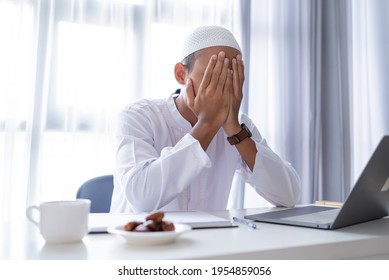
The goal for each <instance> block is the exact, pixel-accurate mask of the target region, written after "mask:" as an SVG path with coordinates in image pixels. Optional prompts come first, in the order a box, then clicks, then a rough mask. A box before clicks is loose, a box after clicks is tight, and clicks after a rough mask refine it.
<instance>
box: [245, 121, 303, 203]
mask: <svg viewBox="0 0 389 280" xmlns="http://www.w3.org/2000/svg"><path fill="white" fill-rule="evenodd" d="M245 123H246V125H248V127H249V129H250V131H252V137H251V138H252V139H253V140H254V142H255V145H256V148H257V154H256V158H255V164H254V169H253V171H252V172H251V170H250V169H249V168H248V166H247V165H246V163H245V162H244V161H243V160H242V162H241V173H242V174H243V177H244V179H245V181H246V182H247V183H249V184H250V185H251V186H253V187H254V189H255V190H256V192H257V193H258V194H259V195H261V196H262V197H263V198H265V199H266V200H267V201H269V202H270V203H272V204H274V205H276V206H284V207H294V206H295V205H296V204H297V203H298V201H299V199H300V179H299V176H298V174H297V172H296V171H295V170H294V168H293V167H292V165H291V164H290V163H289V162H287V161H285V160H283V159H282V158H280V157H279V156H278V155H277V154H276V153H275V152H273V151H272V150H271V149H270V148H269V146H268V145H267V142H266V140H265V139H263V138H262V136H261V134H260V133H259V131H258V129H257V128H256V127H255V126H254V124H253V123H252V122H251V121H250V120H249V119H248V118H247V117H246V119H245Z"/></svg>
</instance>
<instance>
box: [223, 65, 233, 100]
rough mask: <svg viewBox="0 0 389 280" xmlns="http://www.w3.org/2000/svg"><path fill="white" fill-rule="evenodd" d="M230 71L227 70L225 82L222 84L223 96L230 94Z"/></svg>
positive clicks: (231, 80)
mask: <svg viewBox="0 0 389 280" xmlns="http://www.w3.org/2000/svg"><path fill="white" fill-rule="evenodd" d="M232 72H233V71H232V70H231V69H227V77H226V82H225V84H224V94H231V93H232V92H231V91H232V87H231V86H232V82H233V79H232Z"/></svg>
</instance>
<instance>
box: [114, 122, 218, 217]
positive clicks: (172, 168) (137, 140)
mask: <svg viewBox="0 0 389 280" xmlns="http://www.w3.org/2000/svg"><path fill="white" fill-rule="evenodd" d="M140 122H142V121H141V120H139V119H136V118H135V119H134V118H131V117H130V118H129V116H126V115H122V116H121V117H120V118H119V122H118V123H119V126H118V131H117V135H116V141H117V145H116V147H117V151H116V168H115V177H116V178H115V180H116V182H117V186H116V185H115V188H116V187H118V188H120V192H118V193H120V196H123V195H124V197H125V199H126V200H127V201H128V203H130V205H131V208H132V211H134V212H144V211H154V210H156V209H159V208H161V207H163V206H165V205H167V204H168V203H169V202H171V201H172V200H173V199H174V198H176V197H177V195H178V194H180V193H181V192H182V191H183V190H184V189H185V188H186V187H187V186H188V185H190V183H191V181H193V179H194V178H196V177H197V176H198V175H199V173H200V172H201V171H202V170H203V169H204V168H207V167H210V166H211V162H210V159H209V158H208V156H207V154H206V153H205V152H204V151H203V149H202V148H201V146H200V143H199V142H198V141H197V140H196V139H194V138H193V137H192V136H191V135H190V134H186V135H185V136H184V137H183V138H182V139H181V140H180V141H178V142H177V144H176V145H174V146H167V147H165V148H163V149H162V150H161V151H160V152H158V151H157V150H156V149H155V148H154V146H153V145H152V143H151V141H152V140H151V139H150V138H152V136H150V129H146V128H145V127H146V126H147V122H145V123H140ZM128 123H131V127H128ZM128 129H130V131H129V130H128ZM183 162H191V163H192V164H187V165H185V168H182V169H179V170H180V171H179V172H177V170H178V168H177V167H178V166H180V165H181V164H182V163H183Z"/></svg>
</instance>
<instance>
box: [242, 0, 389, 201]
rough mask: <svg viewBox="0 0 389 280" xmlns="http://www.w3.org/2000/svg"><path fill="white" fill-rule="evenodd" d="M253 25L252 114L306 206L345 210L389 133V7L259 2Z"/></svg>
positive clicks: (344, 1)
mask: <svg viewBox="0 0 389 280" xmlns="http://www.w3.org/2000/svg"><path fill="white" fill-rule="evenodd" d="M251 18H252V20H251V32H250V35H251V52H250V73H249V77H250V84H249V87H250V95H249V102H248V103H249V115H250V116H252V117H253V118H254V121H255V122H256V123H257V125H258V126H259V129H260V131H261V132H262V133H263V134H264V136H265V137H266V138H267V140H268V142H269V144H270V146H271V147H272V148H273V149H274V150H276V151H277V152H278V153H279V154H280V155H282V156H283V157H284V158H286V159H287V160H288V161H290V162H291V163H292V165H293V166H294V167H295V168H296V169H297V171H298V173H299V174H300V178H301V182H302V189H303V192H302V200H301V202H302V203H312V202H314V201H315V200H322V199H326V200H334V201H344V200H345V198H346V197H347V195H348V193H349V192H350V190H351V188H352V186H353V184H354V183H355V181H356V180H357V178H358V176H359V175H360V173H361V171H362V169H363V168H364V166H365V165H366V163H367V161H368V159H369V157H370V156H371V154H372V152H373V150H374V149H375V147H376V145H377V144H378V142H379V140H380V139H381V138H382V136H383V135H385V134H389V111H388V110H387V106H388V105H387V104H389V102H388V101H389V95H388V91H389V82H388V79H387V78H386V77H385V76H386V74H387V73H388V71H389V66H388V65H389V55H388V53H387V51H386V49H387V48H388V46H389V29H388V28H387V26H389V25H388V24H389V1H384V0H382V1H381V0H369V1H367V0H357V1H351V0H323V1H321V0H316V1H315V0H314V1H311V0H299V1H287V0H261V1H251ZM246 190H247V192H248V191H250V188H246ZM256 201H258V197H257V196H256V195H255V193H253V192H251V193H250V195H246V204H245V205H246V206H247V205H250V206H255V203H256Z"/></svg>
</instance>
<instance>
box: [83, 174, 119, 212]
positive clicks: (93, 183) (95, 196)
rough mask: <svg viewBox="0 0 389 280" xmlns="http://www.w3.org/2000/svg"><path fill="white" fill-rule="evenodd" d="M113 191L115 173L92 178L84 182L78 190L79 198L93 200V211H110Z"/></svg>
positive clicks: (91, 210) (91, 209)
mask: <svg viewBox="0 0 389 280" xmlns="http://www.w3.org/2000/svg"><path fill="white" fill-rule="evenodd" d="M112 191H113V175H105V176H99V177H95V178H92V179H90V180H88V181H86V182H85V183H83V184H82V185H81V186H80V188H79V189H78V191H77V195H76V197H77V198H86V199H89V200H90V201H91V208H90V212H91V213H109V210H110V208H111V198H112Z"/></svg>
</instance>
